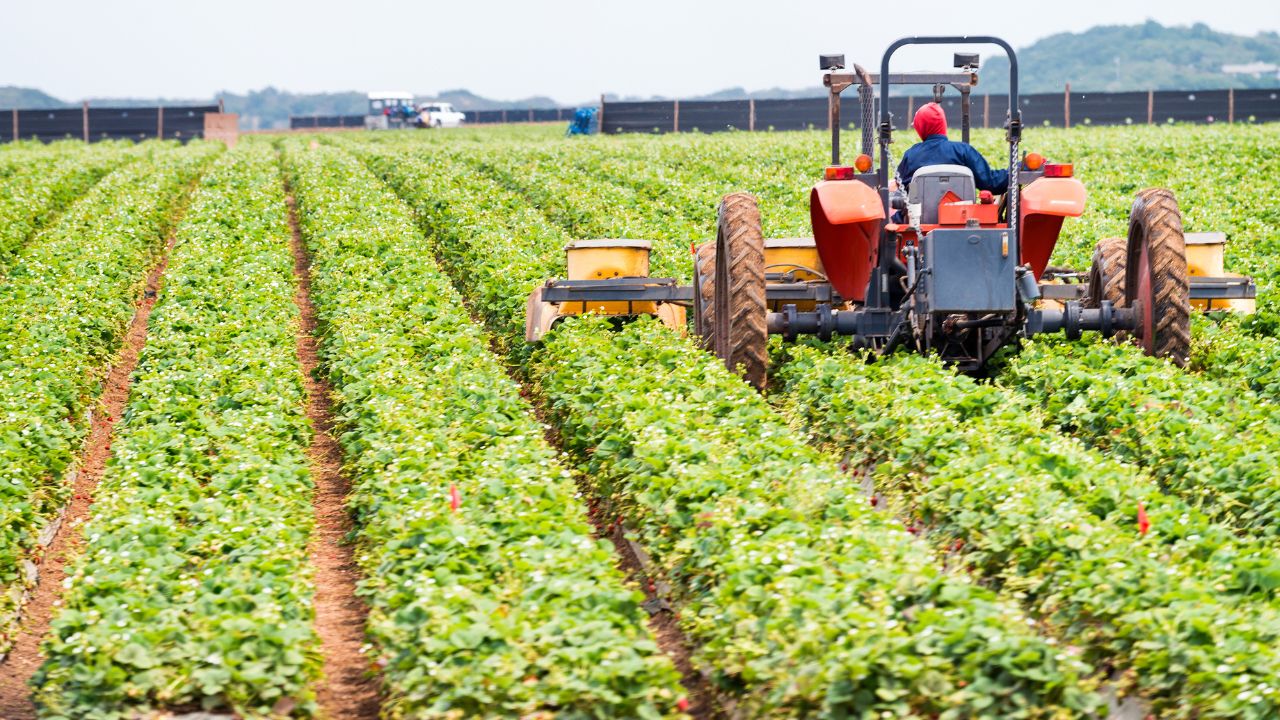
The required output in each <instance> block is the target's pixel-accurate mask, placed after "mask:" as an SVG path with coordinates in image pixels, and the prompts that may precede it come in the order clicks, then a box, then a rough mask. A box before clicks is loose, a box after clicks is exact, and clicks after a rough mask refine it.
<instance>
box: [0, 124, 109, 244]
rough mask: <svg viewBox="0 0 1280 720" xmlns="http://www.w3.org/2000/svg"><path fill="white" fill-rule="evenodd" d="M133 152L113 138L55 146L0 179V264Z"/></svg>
mask: <svg viewBox="0 0 1280 720" xmlns="http://www.w3.org/2000/svg"><path fill="white" fill-rule="evenodd" d="M131 155H132V153H126V152H125V150H124V149H123V148H121V147H119V146H117V145H115V144H113V143H103V144H98V145H69V146H68V145H61V144H59V145H57V146H56V147H55V148H51V149H50V150H49V151H48V152H47V153H41V154H40V155H37V156H36V157H34V158H31V159H30V160H28V161H27V162H24V163H22V164H20V165H18V166H16V167H14V168H13V169H12V170H11V171H10V172H8V173H6V174H5V175H4V176H3V177H2V178H0V263H3V262H4V261H5V260H6V259H7V258H8V256H10V255H11V254H13V253H14V252H16V251H17V250H18V249H19V248H21V247H22V245H23V244H24V243H25V242H26V241H27V240H28V239H29V238H30V237H31V236H32V234H33V233H34V232H35V231H36V230H38V229H39V228H40V227H41V226H42V225H44V224H46V223H47V222H48V220H49V219H50V218H51V217H52V216H54V215H56V214H57V213H58V212H59V211H60V210H62V209H63V208H65V207H66V206H67V205H69V204H70V203H71V202H72V201H73V200H75V199H77V198H79V197H80V196H81V195H83V194H84V193H85V192H87V191H88V190H89V188H91V187H93V184H94V183H95V182H97V181H98V180H99V179H101V178H102V176H104V175H106V174H107V173H108V172H110V171H111V170H112V169H114V168H115V167H116V166H117V165H119V164H120V163H122V162H124V161H125V160H126V159H127V158H129V157H130V156H131Z"/></svg>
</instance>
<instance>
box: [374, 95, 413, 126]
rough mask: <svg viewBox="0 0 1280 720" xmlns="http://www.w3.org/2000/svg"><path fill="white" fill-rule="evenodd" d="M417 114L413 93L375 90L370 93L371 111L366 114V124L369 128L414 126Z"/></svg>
mask: <svg viewBox="0 0 1280 720" xmlns="http://www.w3.org/2000/svg"><path fill="white" fill-rule="evenodd" d="M417 116H418V114H417V111H415V110H414V107H413V93H408V92H402V91H399V90H374V91H373V92H371V93H369V112H368V114H367V115H365V116H364V126H365V128H366V129H369V130H395V129H400V128H407V127H413V125H414V122H415V120H416V118H417Z"/></svg>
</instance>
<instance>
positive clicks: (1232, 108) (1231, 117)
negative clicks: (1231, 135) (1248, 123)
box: [1227, 88, 1236, 124]
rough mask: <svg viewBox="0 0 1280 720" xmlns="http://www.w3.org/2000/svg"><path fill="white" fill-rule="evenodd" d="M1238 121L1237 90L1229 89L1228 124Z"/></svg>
mask: <svg viewBox="0 0 1280 720" xmlns="http://www.w3.org/2000/svg"><path fill="white" fill-rule="evenodd" d="M1235 121H1236V89H1235V88H1227V123H1228V124H1231V123H1234V122H1235Z"/></svg>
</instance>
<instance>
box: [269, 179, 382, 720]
mask: <svg viewBox="0 0 1280 720" xmlns="http://www.w3.org/2000/svg"><path fill="white" fill-rule="evenodd" d="M288 203H289V226H290V229H291V230H292V234H293V238H292V242H291V246H292V249H293V268H294V274H295V276H296V277H297V280H298V290H297V293H296V294H295V295H294V301H295V302H296V303H297V305H298V310H299V313H300V315H301V320H302V321H301V325H300V327H299V328H298V336H297V355H298V362H299V363H300V364H301V365H302V370H303V374H304V376H305V380H304V382H305V384H306V391H307V416H308V417H309V418H310V419H311V425H312V427H313V428H314V430H315V434H314V435H313V437H312V440H311V447H310V449H309V450H308V451H307V455H308V458H309V460H310V464H311V477H312V479H313V480H314V482H315V486H316V488H315V496H314V498H313V500H312V505H313V507H314V509H315V519H316V529H315V532H314V533H313V534H312V536H311V543H310V547H309V548H308V551H309V553H310V556H311V566H312V569H313V570H314V572H315V588H316V594H315V601H314V602H315V613H316V619H315V629H316V634H318V635H319V636H320V648H321V651H322V652H323V654H324V675H325V682H324V683H323V684H322V685H321V686H320V687H319V688H318V692H317V694H318V696H319V697H318V699H319V702H320V707H321V710H322V711H323V712H324V714H325V716H326V717H329V718H333V719H334V720H338V719H341V720H348V719H350V720H358V719H359V718H376V717H378V706H379V701H378V684H377V683H376V682H375V681H374V680H373V679H372V678H371V676H370V664H369V660H368V658H367V657H366V656H365V654H364V653H363V652H361V646H363V645H364V643H365V636H364V628H365V621H366V619H367V618H368V614H369V611H368V608H367V607H366V606H365V604H364V602H362V601H361V600H360V598H359V597H357V596H356V594H355V590H356V583H357V582H358V581H359V579H360V570H359V567H358V566H357V565H356V562H355V557H354V555H353V553H352V550H351V547H350V545H349V544H347V543H346V542H345V540H346V538H347V537H348V535H349V534H350V532H351V517H350V516H349V515H348V514H347V507H346V499H347V493H348V492H349V491H350V489H351V483H350V480H349V478H347V477H346V475H345V474H344V473H343V472H342V447H341V446H340V445H339V444H338V441H337V440H336V439H335V438H334V436H333V425H334V423H333V403H332V399H331V398H332V390H333V389H332V387H330V385H329V383H328V382H327V381H326V380H325V379H324V377H323V375H321V374H320V373H319V372H317V364H318V363H317V361H316V339H315V331H316V315H315V307H314V306H313V305H312V304H311V261H310V258H309V257H308V256H307V251H306V247H305V246H304V245H303V243H302V236H301V234H300V233H299V231H298V221H297V214H296V212H295V207H294V201H293V198H292V197H289V198H288Z"/></svg>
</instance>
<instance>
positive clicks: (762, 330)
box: [713, 192, 769, 388]
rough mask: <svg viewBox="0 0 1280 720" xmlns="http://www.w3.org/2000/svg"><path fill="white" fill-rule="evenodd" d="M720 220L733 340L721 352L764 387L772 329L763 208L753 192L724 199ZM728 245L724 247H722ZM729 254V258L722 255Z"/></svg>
mask: <svg viewBox="0 0 1280 720" xmlns="http://www.w3.org/2000/svg"><path fill="white" fill-rule="evenodd" d="M717 214H718V221H717V225H718V228H717V241H716V242H717V249H716V255H717V257H716V258H715V259H716V261H718V262H728V263H729V265H728V267H727V269H728V278H729V283H728V287H727V288H723V289H722V288H719V287H715V288H713V290H714V292H717V293H721V292H723V293H727V299H728V305H727V307H728V308H729V313H730V314H729V317H728V318H727V320H728V323H727V329H728V337H726V338H723V339H720V338H717V340H718V341H720V342H722V343H723V344H722V345H719V346H718V348H717V350H718V353H717V354H719V355H720V356H721V358H722V359H723V360H724V361H725V365H726V367H728V368H729V369H730V370H738V371H739V372H741V374H742V376H743V378H744V379H746V381H747V382H748V383H750V384H751V385H753V386H755V387H756V388H763V387H764V385H765V381H766V375H767V370H768V338H769V335H768V327H767V323H766V321H767V309H766V306H765V272H764V237H763V234H762V231H761V228H760V209H759V207H758V206H757V204H756V198H755V196H754V195H751V194H750V193H744V192H738V193H731V194H729V195H726V196H724V199H723V200H722V201H721V203H720V209H719V212H718V213H717ZM721 244H722V245H723V248H721V247H719V246H720V245H721ZM721 253H723V255H722V254H721Z"/></svg>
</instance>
